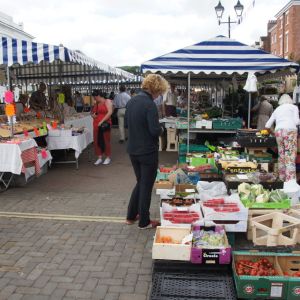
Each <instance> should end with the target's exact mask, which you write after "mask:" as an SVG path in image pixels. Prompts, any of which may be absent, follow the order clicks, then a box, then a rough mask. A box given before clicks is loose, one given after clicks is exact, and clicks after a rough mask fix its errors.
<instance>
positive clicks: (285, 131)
mask: <svg viewBox="0 0 300 300" xmlns="http://www.w3.org/2000/svg"><path fill="white" fill-rule="evenodd" d="M274 122H276V127H275V136H276V141H277V145H278V154H279V155H278V171H279V178H280V179H281V180H283V181H290V180H295V179H296V155H297V133H298V131H297V125H299V124H300V120H299V110H298V107H297V106H296V105H293V100H292V98H291V97H290V96H289V95H287V94H284V95H282V96H281V98H280V99H279V106H278V107H277V108H276V109H275V111H274V112H273V114H272V115H271V117H270V119H269V120H268V122H267V124H266V128H267V129H270V128H271V127H272V125H273V124H274Z"/></svg>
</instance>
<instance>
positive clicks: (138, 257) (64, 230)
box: [0, 130, 176, 300]
mask: <svg viewBox="0 0 300 300" xmlns="http://www.w3.org/2000/svg"><path fill="white" fill-rule="evenodd" d="M117 139H118V136H117V131H116V130H114V132H113V162H112V164H111V165H110V166H98V167H95V166H94V165H93V164H92V162H88V155H87V153H83V154H82V156H81V157H80V165H79V170H78V171H77V170H75V165H53V167H52V168H51V169H50V170H49V171H48V173H47V174H45V175H44V176H42V177H40V178H38V179H36V180H34V181H32V182H30V183H28V184H27V185H25V186H23V187H15V188H11V189H10V190H8V191H6V192H5V193H2V194H0V211H1V212H20V213H34V214H37V219H26V218H24V217H21V218H9V217H0V300H5V299H9V300H11V299H28V300H35V299H41V300H44V299H66V300H67V299H107V300H109V299H120V300H126V299H128V300H142V299H148V295H149V291H150V286H151V268H152V260H151V246H152V241H153V235H154V231H153V230H144V231H141V230H138V228H137V226H136V225H132V226H126V225H124V224H123V222H122V219H123V217H124V216H125V215H126V208H127V203H128V198H129V195H130V192H131V190H132V187H133V185H134V181H135V178H134V174H133V171H132V169H131V165H130V162H129V159H128V157H127V155H126V153H125V147H126V146H125V145H119V144H117V142H116V141H117ZM160 161H161V162H175V161H176V154H175V153H166V152H165V153H162V155H161V159H160ZM38 214H51V216H52V217H53V219H52V220H46V219H43V218H42V216H41V217H40V216H39V215H38ZM63 214H65V215H78V216H102V217H109V219H110V218H111V221H110V220H109V219H108V220H107V221H106V220H105V219H104V218H102V219H101V220H99V221H100V222H95V221H89V222H83V221H77V220H76V217H75V218H74V220H65V221H63V220H57V218H55V216H56V215H63ZM151 215H152V216H153V217H154V218H158V216H159V214H158V199H157V197H155V195H153V199H152V207H151ZM103 220H104V221H103Z"/></svg>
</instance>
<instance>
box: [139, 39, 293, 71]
mask: <svg viewBox="0 0 300 300" xmlns="http://www.w3.org/2000/svg"><path fill="white" fill-rule="evenodd" d="M287 68H292V69H294V70H299V65H298V64H296V63H294V62H292V61H289V60H286V59H283V58H281V57H278V56H275V55H272V54H270V53H267V52H265V51H262V50H259V49H256V48H253V47H250V46H247V45H245V44H242V43H240V42H238V41H235V40H233V39H229V38H227V37H224V36H218V37H216V38H214V39H211V40H208V41H204V42H201V43H198V44H195V45H193V46H189V47H186V48H183V49H180V50H177V51H174V52H171V53H168V54H165V55H162V56H160V57H157V58H154V59H151V60H149V61H146V62H144V63H143V64H142V66H141V69H142V72H143V73H146V72H151V73H157V72H159V73H162V74H167V73H172V74H177V73H179V72H181V73H184V74H186V73H189V72H191V73H193V74H200V73H201V74H203V73H204V74H218V75H220V74H233V73H237V74H244V73H246V72H255V73H265V72H272V73H273V72H276V71H278V70H282V69H287Z"/></svg>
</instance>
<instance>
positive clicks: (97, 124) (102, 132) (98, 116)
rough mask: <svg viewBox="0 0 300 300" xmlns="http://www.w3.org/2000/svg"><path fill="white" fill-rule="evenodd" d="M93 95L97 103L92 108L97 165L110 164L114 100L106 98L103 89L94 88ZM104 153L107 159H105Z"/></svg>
mask: <svg viewBox="0 0 300 300" xmlns="http://www.w3.org/2000/svg"><path fill="white" fill-rule="evenodd" d="M92 96H93V97H94V99H95V102H96V103H95V105H94V107H93V108H92V111H91V113H92V118H93V119H94V121H93V128H94V132H93V133H94V147H95V153H96V155H97V156H98V159H97V160H96V162H95V165H96V166H98V165H100V164H101V163H103V165H108V164H110V162H111V143H110V135H111V115H112V112H113V108H112V102H111V100H109V99H106V93H103V92H102V91H101V90H94V91H93V93H92ZM103 155H105V160H104V161H103Z"/></svg>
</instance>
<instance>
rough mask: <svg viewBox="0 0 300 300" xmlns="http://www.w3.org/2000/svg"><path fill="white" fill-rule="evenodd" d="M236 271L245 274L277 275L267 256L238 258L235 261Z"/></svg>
mask: <svg viewBox="0 0 300 300" xmlns="http://www.w3.org/2000/svg"><path fill="white" fill-rule="evenodd" d="M235 268H236V273H237V274H238V275H240V276H241V275H247V276H278V275H279V273H278V271H277V270H276V269H275V268H274V265H273V264H272V263H271V262H270V261H269V260H268V259H267V258H260V259H257V260H256V259H253V260H246V259H245V260H238V261H237V262H236V263H235Z"/></svg>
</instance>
